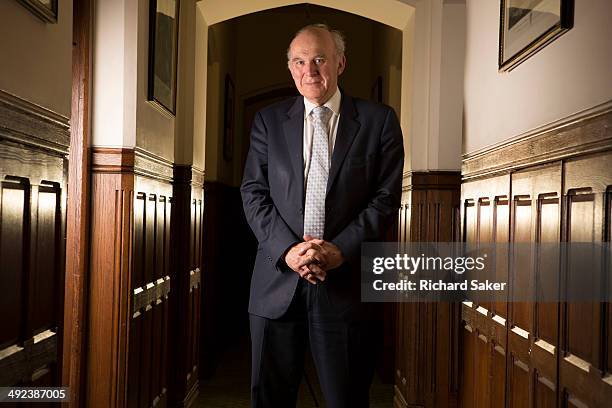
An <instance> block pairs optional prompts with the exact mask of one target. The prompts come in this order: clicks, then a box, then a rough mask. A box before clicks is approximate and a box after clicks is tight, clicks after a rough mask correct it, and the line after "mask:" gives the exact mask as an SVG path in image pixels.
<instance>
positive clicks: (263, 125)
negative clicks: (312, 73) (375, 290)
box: [240, 92, 404, 319]
mask: <svg viewBox="0 0 612 408" xmlns="http://www.w3.org/2000/svg"><path fill="white" fill-rule="evenodd" d="M303 127H304V99H303V97H302V96H299V97H296V98H292V99H289V100H286V101H283V102H280V103H277V104H274V105H271V106H269V107H266V108H264V109H262V110H261V111H259V112H258V113H257V115H256V116H255V119H254V123H253V128H252V130H251V145H250V149H249V153H248V156H247V160H246V165H245V170H244V177H243V181H242V185H241V188H240V190H241V193H242V201H243V206H244V212H245V215H246V219H247V221H248V223H249V225H250V227H251V229H252V230H253V232H254V233H255V236H256V238H257V240H258V242H259V246H258V249H257V256H256V260H255V266H254V270H253V277H252V280H251V295H250V301H249V313H252V314H255V315H259V316H262V317H267V318H271V319H275V318H278V317H280V316H282V315H283V313H284V312H285V311H286V310H287V308H288V307H289V304H290V303H291V300H292V298H293V294H294V292H295V288H296V286H297V282H298V280H299V279H301V278H300V276H299V275H298V274H297V273H295V272H294V271H292V270H291V269H290V268H289V267H288V266H287V265H286V263H285V261H284V254H285V252H286V251H287V249H288V248H289V247H290V246H292V245H293V244H294V243H297V242H301V241H303V239H302V236H303V232H304V163H303V133H304V129H303ZM403 163H404V149H403V140H402V133H401V129H400V126H399V123H398V120H397V116H396V115H395V112H394V111H393V109H391V108H390V107H388V106H385V105H380V104H376V103H373V102H369V101H365V100H361V99H357V98H352V97H350V96H349V95H347V94H346V93H344V92H343V93H342V100H341V104H340V119H339V122H338V131H337V135H336V142H335V146H334V149H333V154H332V161H331V167H330V171H329V179H328V183H327V196H326V199H325V235H324V239H325V240H327V241H330V242H332V243H334V244H335V245H337V246H338V247H339V248H340V250H341V251H342V254H343V256H344V258H345V263H344V264H343V265H342V266H340V267H339V268H337V269H335V270H331V271H328V273H327V278H326V280H325V282H324V283H323V284H324V285H325V287H326V293H327V296H328V298H329V299H328V300H329V302H330V304H331V305H332V306H333V307H334V308H336V309H337V311H338V312H339V313H342V312H343V311H345V310H350V309H351V307H352V306H353V307H354V306H355V305H356V304H357V305H358V304H359V289H360V262H361V260H360V254H361V244H362V242H366V241H380V240H382V239H383V235H384V233H385V231H386V229H387V228H388V227H389V225H390V223H391V222H392V221H393V219H394V217H395V216H396V214H397V210H398V209H399V206H400V198H401V197H400V196H401V179H402V171H403Z"/></svg>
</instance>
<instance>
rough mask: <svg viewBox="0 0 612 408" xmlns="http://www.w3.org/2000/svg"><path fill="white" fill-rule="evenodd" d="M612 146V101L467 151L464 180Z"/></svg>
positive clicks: (462, 171) (462, 169)
mask: <svg viewBox="0 0 612 408" xmlns="http://www.w3.org/2000/svg"><path fill="white" fill-rule="evenodd" d="M610 149H612V101H608V102H606V103H603V104H601V105H598V106H596V107H594V108H592V109H588V110H585V111H583V112H579V113H577V114H574V115H570V116H568V117H566V118H563V119H560V120H558V121H555V122H552V123H549V124H547V125H545V126H541V127H538V128H536V129H533V130H530V131H529V132H526V133H523V134H521V135H518V136H516V137H514V138H511V139H510V140H506V141H504V142H501V143H499V144H496V145H493V146H489V147H486V148H484V149H481V150H478V151H475V152H472V153H469V154H465V155H464V156H463V160H462V166H461V173H462V176H463V180H471V179H475V178H482V177H490V176H494V175H498V174H504V173H508V172H510V171H515V170H519V169H523V168H527V167H531V166H534V165H539V164H545V163H549V162H553V161H556V160H563V159H568V158H572V157H577V156H581V155H585V154H591V153H597V152H602V151H606V150H610Z"/></svg>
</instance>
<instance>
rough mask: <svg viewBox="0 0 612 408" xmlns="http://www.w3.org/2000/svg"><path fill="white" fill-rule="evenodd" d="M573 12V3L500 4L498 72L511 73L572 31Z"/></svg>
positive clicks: (516, 0)
mask: <svg viewBox="0 0 612 408" xmlns="http://www.w3.org/2000/svg"><path fill="white" fill-rule="evenodd" d="M573 12H574V1H573V0H501V16H500V26H499V70H500V71H510V70H512V69H513V68H515V67H516V66H517V65H519V64H520V63H522V62H523V61H525V60H526V59H527V58H529V57H530V56H532V55H533V54H535V53H536V52H538V51H539V50H541V49H542V48H543V47H544V46H546V45H547V44H548V43H550V42H551V41H553V40H554V39H555V38H557V37H559V36H560V35H561V34H563V33H565V32H566V31H567V30H569V29H570V28H572V25H573V19H574V17H573Z"/></svg>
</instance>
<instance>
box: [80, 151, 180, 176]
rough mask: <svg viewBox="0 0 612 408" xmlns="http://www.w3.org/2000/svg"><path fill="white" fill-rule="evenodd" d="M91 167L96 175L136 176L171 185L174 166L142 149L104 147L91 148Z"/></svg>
mask: <svg viewBox="0 0 612 408" xmlns="http://www.w3.org/2000/svg"><path fill="white" fill-rule="evenodd" d="M91 159H92V160H91V167H92V170H93V171H94V172H96V173H127V174H135V175H138V176H143V177H147V178H151V179H154V180H159V181H162V182H166V183H171V182H172V180H173V176H174V174H173V172H174V166H173V164H172V162H171V161H169V160H167V159H164V158H163V157H160V156H157V155H155V154H153V153H151V152H148V151H146V150H144V149H142V148H139V147H136V148H129V147H102V146H94V147H92V148H91Z"/></svg>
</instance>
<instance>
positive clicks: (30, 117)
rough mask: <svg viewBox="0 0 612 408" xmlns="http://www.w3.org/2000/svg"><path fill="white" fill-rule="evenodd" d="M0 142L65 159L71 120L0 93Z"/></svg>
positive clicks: (13, 96)
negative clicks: (55, 154)
mask: <svg viewBox="0 0 612 408" xmlns="http://www.w3.org/2000/svg"><path fill="white" fill-rule="evenodd" d="M0 138H3V139H8V140H12V141H14V142H18V143H22V144H25V145H29V146H32V147H36V148H39V149H43V150H47V151H50V152H54V153H57V154H60V155H68V148H69V146H70V119H69V118H67V117H65V116H63V115H60V114H59V113H56V112H54V111H52V110H50V109H47V108H44V107H42V106H40V105H37V104H35V103H32V102H30V101H27V100H25V99H22V98H20V97H18V96H15V95H12V94H10V93H8V92H5V91H2V90H0Z"/></svg>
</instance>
